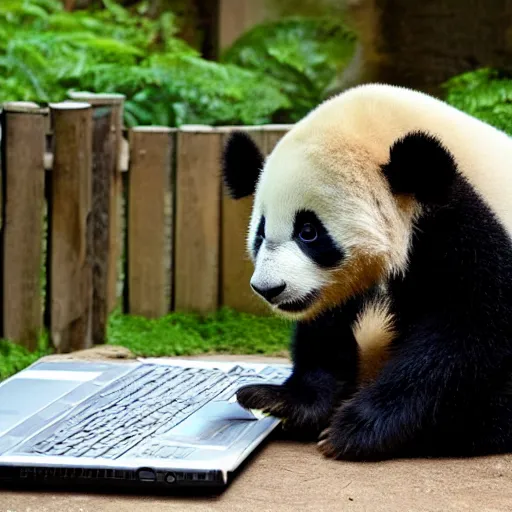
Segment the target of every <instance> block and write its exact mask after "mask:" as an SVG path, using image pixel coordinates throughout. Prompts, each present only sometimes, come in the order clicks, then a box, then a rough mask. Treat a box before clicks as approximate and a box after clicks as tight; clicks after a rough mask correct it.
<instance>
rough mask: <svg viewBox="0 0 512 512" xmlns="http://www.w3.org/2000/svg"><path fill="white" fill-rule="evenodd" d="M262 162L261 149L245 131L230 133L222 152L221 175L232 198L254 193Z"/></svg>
mask: <svg viewBox="0 0 512 512" xmlns="http://www.w3.org/2000/svg"><path fill="white" fill-rule="evenodd" d="M263 162H264V158H263V155H262V153H261V151H260V150H259V148H258V146H257V145H256V143H255V142H254V141H253V140H252V138H251V137H250V136H249V135H247V133H245V132H242V131H234V132H232V133H231V135H230V136H229V138H228V140H227V142H226V145H225V147H224V149H223V153H222V176H223V178H224V183H225V184H226V187H227V189H228V191H229V195H230V196H231V197H232V198H233V199H241V198H242V197H246V196H250V195H251V194H253V193H254V190H255V189H256V183H257V181H258V178H259V175H260V172H261V169H262V167H263Z"/></svg>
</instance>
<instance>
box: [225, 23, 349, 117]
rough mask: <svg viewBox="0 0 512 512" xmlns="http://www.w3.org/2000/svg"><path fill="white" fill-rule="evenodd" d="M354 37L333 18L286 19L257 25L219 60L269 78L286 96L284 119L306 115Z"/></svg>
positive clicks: (338, 68)
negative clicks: (286, 104)
mask: <svg viewBox="0 0 512 512" xmlns="http://www.w3.org/2000/svg"><path fill="white" fill-rule="evenodd" d="M355 39H356V38H355V35H354V33H353V32H352V31H350V30H349V29H348V28H347V27H346V26H345V24H344V23H343V22H342V21H340V20H339V19H336V18H328V19H326V18H322V17H319V18H297V17H292V18H284V19H280V20H278V21H273V22H268V23H264V24H262V25H258V26H256V27H255V28H253V29H252V30H250V31H249V32H247V33H246V34H244V35H242V37H240V38H239V39H238V41H236V42H235V43H234V45H233V46H232V47H231V48H229V49H228V50H227V51H226V52H225V54H224V55H223V62H226V63H231V64H235V65H237V66H240V67H243V68H246V69H250V70H252V71H254V72H255V73H257V74H258V76H259V77H260V80H263V79H265V77H272V79H273V80H274V82H275V85H276V88H278V89H279V90H280V91H281V92H282V93H283V94H285V95H286V97H287V98H288V99H289V102H290V105H291V107H290V108H289V109H288V111H287V112H286V117H287V118H288V119H286V120H291V121H295V120H297V119H299V118H301V117H302V116H304V115H305V114H306V113H307V112H308V111H309V110H310V109H311V108H313V107H314V106H316V105H317V104H318V103H319V102H320V101H322V99H323V94H324V91H325V90H326V88H327V87H328V86H329V85H330V83H331V82H332V81H333V80H334V78H335V77H336V75H337V74H338V73H339V72H340V71H341V69H343V68H344V67H346V66H347V64H348V61H349V60H350V59H351V58H352V55H353V52H354V45H355Z"/></svg>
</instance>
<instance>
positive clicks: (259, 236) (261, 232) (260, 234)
mask: <svg viewBox="0 0 512 512" xmlns="http://www.w3.org/2000/svg"><path fill="white" fill-rule="evenodd" d="M264 239H265V217H263V215H262V216H261V219H260V223H259V224H258V230H257V231H256V237H255V238H254V243H253V246H252V252H253V255H254V257H255V258H256V256H257V255H258V252H259V250H260V247H261V244H262V243H263V240H264Z"/></svg>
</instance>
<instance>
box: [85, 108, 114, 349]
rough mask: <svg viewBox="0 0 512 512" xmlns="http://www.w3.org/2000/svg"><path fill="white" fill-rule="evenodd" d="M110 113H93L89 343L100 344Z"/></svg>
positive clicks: (105, 280) (103, 323)
mask: <svg viewBox="0 0 512 512" xmlns="http://www.w3.org/2000/svg"><path fill="white" fill-rule="evenodd" d="M111 126H112V110H111V109H110V108H109V107H106V108H98V109H95V110H94V111H93V137H92V199H91V208H92V220H91V226H92V261H91V264H92V319H91V322H92V325H91V333H92V342H93V344H95V345H98V344H103V343H105V342H106V339H107V322H108V314H109V309H108V298H109V295H108V291H109V290H108V276H109V274H108V265H109V263H110V259H109V256H110V252H109V251H110V236H109V234H110V232H109V219H110V216H111V212H110V200H111V194H110V189H111V184H112V183H111V182H112V179H111V178H112V169H113V166H114V165H115V163H114V162H115V156H116V155H115V153H114V151H113V149H114V144H113V138H112V137H111V134H112V131H111Z"/></svg>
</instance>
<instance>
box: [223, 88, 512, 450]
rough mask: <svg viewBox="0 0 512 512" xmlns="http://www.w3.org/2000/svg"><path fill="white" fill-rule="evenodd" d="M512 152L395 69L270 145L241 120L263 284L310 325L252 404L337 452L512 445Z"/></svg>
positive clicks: (237, 166)
mask: <svg viewBox="0 0 512 512" xmlns="http://www.w3.org/2000/svg"><path fill="white" fill-rule="evenodd" d="M511 165H512V142H511V141H510V139H509V138H508V137H507V136H506V135H505V134H503V133H502V132H500V131H498V130H495V129H494V128H492V127H491V126H489V125H487V124H485V123H482V122H480V121H478V120H476V119H474V118H472V117H470V116H468V115H466V114H463V113H462V112H460V111H458V110H456V109H454V108H452V107H450V106H448V105H446V104H445V103H443V102H441V101H439V100H437V99H434V98H432V97H429V96H426V95H424V94H422V93H418V92H415V91H410V90H407V89H403V88H398V87H392V86H386V85H379V84H372V85H366V86H360V87H356V88H354V89H351V90H349V91H347V92H345V93H342V94H341V95H339V96H337V97H334V98H331V99H329V100H327V101H326V102H324V103H322V104H321V105H320V106H318V107H317V108H316V109H315V110H313V111H312V112H311V113H310V114H308V115H307V116H306V117H305V118H303V119H302V120H301V121H300V122H298V123H297V124H296V125H294V126H293V127H292V129H291V130H290V131H289V132H288V133H287V134H286V135H285V136H284V137H283V138H282V139H281V141H280V142H279V143H278V144H277V146H276V147H275V149H274V150H273V151H272V153H271V154H270V155H269V156H268V158H267V159H264V157H263V156H262V154H261V153H260V151H259V149H258V147H257V146H256V144H255V143H254V142H253V141H252V140H251V138H250V137H249V136H248V135H246V134H244V133H243V132H234V133H232V135H231V137H230V139H229V140H228V142H227V144H226V147H225V148H224V153H223V176H224V180H225V183H226V185H227V188H228V190H229V192H230V194H231V196H232V197H233V198H235V199H237V198H242V197H246V196H248V195H251V194H254V205H253V211H252V216H251V221H250V225H249V233H248V250H249V254H250V256H251V258H252V260H253V262H254V274H253V276H252V279H251V282H250V285H251V286H252V288H253V290H254V292H255V293H257V294H258V295H259V296H260V297H261V298H262V300H265V301H266V302H267V303H268V304H269V306H270V307H271V308H272V309H273V310H274V311H275V312H276V313H278V314H280V315H283V316H285V317H288V318H291V319H292V320H293V321H294V324H295V328H294V335H293V340H292V359H293V372H292V375H291V376H290V378H289V379H288V380H287V381H286V382H285V383H284V384H283V385H281V386H274V385H250V386H245V387H243V388H242V389H240V390H239V392H238V395H237V397H238V401H239V403H240V404H241V405H242V406H244V407H246V408H252V409H261V410H263V411H266V412H267V413H270V414H272V415H274V416H276V417H279V418H282V419H283V420H284V425H285V426H286V428H288V429H291V430H292V431H295V432H299V433H301V435H304V436H305V437H306V438H318V436H319V449H320V451H321V452H322V453H323V454H325V455H326V456H329V457H333V458H337V459H346V460H382V459H386V458H395V457H414V456H475V455H483V454H491V453H499V452H505V451H509V450H510V449H512V242H511V238H510V231H512V211H511V206H512V190H511V189H512V180H511V178H510V176H512V174H511V173H512V169H511V168H510V166H511ZM509 205H510V206H509Z"/></svg>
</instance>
